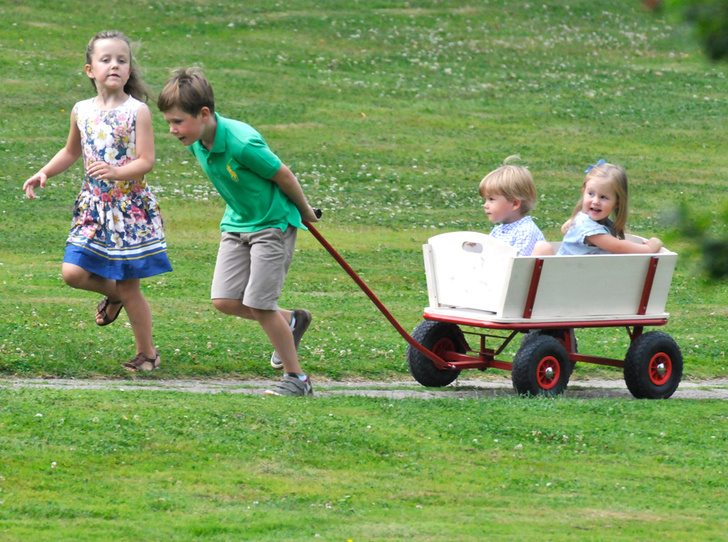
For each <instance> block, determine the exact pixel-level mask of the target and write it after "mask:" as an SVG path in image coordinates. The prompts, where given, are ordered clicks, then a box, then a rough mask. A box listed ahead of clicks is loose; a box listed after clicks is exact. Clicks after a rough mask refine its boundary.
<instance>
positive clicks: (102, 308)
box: [96, 296, 124, 326]
mask: <svg viewBox="0 0 728 542" xmlns="http://www.w3.org/2000/svg"><path fill="white" fill-rule="evenodd" d="M109 305H121V306H120V307H119V310H118V311H116V314H115V315H114V317H113V318H109V315H108V314H107V313H106V309H108V308H109ZM123 308H124V305H123V304H122V302H121V301H111V300H110V299H109V298H108V297H106V296H104V298H103V299H102V300H101V301H99V304H98V305H97V306H96V318H97V320H96V325H97V326H108V325H109V324H111V323H113V322H115V321H116V319H117V318H118V317H119V313H121V309H123ZM99 316H100V317H101V323H99V322H98V318H99Z"/></svg>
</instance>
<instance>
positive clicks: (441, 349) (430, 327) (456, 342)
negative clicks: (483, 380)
mask: <svg viewBox="0 0 728 542" xmlns="http://www.w3.org/2000/svg"><path fill="white" fill-rule="evenodd" d="M412 338H413V339H414V340H415V341H417V342H418V343H419V344H421V345H422V346H424V347H425V348H427V349H428V350H429V351H430V352H432V353H433V354H437V355H438V356H439V357H443V355H444V354H446V353H447V352H458V353H460V354H463V353H465V344H464V341H465V339H464V338H463V335H462V332H461V331H460V328H459V327H458V326H456V325H455V324H449V323H447V322H433V321H425V322H420V323H419V324H418V325H417V327H416V328H415V330H414V331H413V332H412ZM407 365H408V366H409V370H410V373H411V374H412V376H413V377H414V379H415V380H417V382H419V383H420V384H422V385H423V386H428V387H432V388H439V387H442V386H447V385H448V384H450V383H451V382H453V381H454V380H455V379H456V378H457V377H458V376H459V375H460V369H438V368H437V367H435V365H434V363H432V360H430V359H429V358H428V357H427V356H425V355H424V354H423V353H422V352H420V351H419V350H417V349H416V348H414V347H413V346H412V345H407Z"/></svg>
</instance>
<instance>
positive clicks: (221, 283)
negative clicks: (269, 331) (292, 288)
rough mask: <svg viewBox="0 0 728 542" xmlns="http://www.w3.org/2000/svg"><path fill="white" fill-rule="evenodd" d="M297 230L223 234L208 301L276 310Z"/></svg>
mask: <svg viewBox="0 0 728 542" xmlns="http://www.w3.org/2000/svg"><path fill="white" fill-rule="evenodd" d="M297 233H298V228H296V227H295V226H289V227H288V229H286V231H285V232H284V231H282V230H281V229H279V228H266V229H264V230H260V231H256V232H251V233H233V232H223V233H222V239H221V240H220V248H219V249H218V252H217V262H216V263H215V274H214V276H213V278H212V293H211V297H212V299H240V300H242V302H243V305H245V306H246V307H252V308H254V309H260V310H278V298H279V297H280V295H281V291H282V290H283V283H284V282H285V281H286V274H287V273H288V268H289V267H290V266H291V260H292V259H293V251H294V249H295V247H296V235H297Z"/></svg>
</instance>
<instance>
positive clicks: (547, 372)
mask: <svg viewBox="0 0 728 542" xmlns="http://www.w3.org/2000/svg"><path fill="white" fill-rule="evenodd" d="M560 375H561V365H560V364H559V360H557V359H556V358H555V357H553V356H547V357H545V358H543V359H542V360H541V362H540V363H539V364H538V367H537V368H536V379H537V380H538V385H539V387H540V388H541V389H544V390H550V389H551V388H553V387H554V386H555V385H556V383H557V382H558V381H559V376H560Z"/></svg>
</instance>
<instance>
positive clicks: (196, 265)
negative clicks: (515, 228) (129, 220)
mask: <svg viewBox="0 0 728 542" xmlns="http://www.w3.org/2000/svg"><path fill="white" fill-rule="evenodd" d="M567 4H568V5H567ZM0 16H2V17H3V19H4V20H5V21H8V22H9V23H10V24H7V25H5V26H4V28H3V32H2V35H1V36H0V63H1V65H2V70H3V79H4V84H3V111H4V112H5V113H6V114H3V115H0V156H1V157H2V158H1V159H0V161H1V163H2V166H3V167H2V169H0V283H1V284H2V296H0V375H2V376H4V377H9V378H12V377H16V376H17V377H49V378H59V377H63V378H98V379H121V378H125V379H129V378H131V377H130V376H129V375H128V374H126V373H125V372H123V371H122V370H121V369H120V367H119V364H120V362H122V361H126V360H127V359H129V358H131V357H132V355H133V354H134V351H133V346H132V344H133V343H132V334H131V330H130V328H129V326H128V320H127V319H126V316H125V315H122V316H121V317H120V318H119V320H118V321H117V322H116V323H115V324H114V325H113V326H110V327H108V328H99V327H97V326H95V325H94V323H93V310H94V307H95V305H96V303H97V302H98V298H97V297H96V296H94V295H92V294H89V293H87V292H79V291H74V290H71V289H70V288H68V287H66V286H64V285H63V282H62V280H61V278H60V263H61V261H62V257H63V246H64V242H65V238H66V235H67V232H68V227H69V221H70V216H71V207H72V204H73V201H74V199H75V196H76V193H77V191H78V187H79V182H80V166H79V165H76V166H74V167H73V168H71V170H69V171H68V172H66V173H64V174H62V175H59V176H58V177H56V178H53V179H52V180H51V181H50V183H49V186H48V188H47V189H46V190H45V191H44V192H43V193H42V196H41V198H40V199H39V200H37V201H27V200H25V199H24V197H23V193H22V191H21V190H20V187H21V185H22V183H23V182H24V180H25V179H27V178H28V177H29V176H30V175H31V174H32V173H34V172H35V171H36V170H37V169H38V168H40V167H41V166H42V165H43V164H44V163H45V162H46V161H47V160H49V159H50V158H51V157H52V156H53V154H54V153H55V152H56V151H57V150H58V149H59V148H60V147H61V146H62V145H63V143H64V141H65V138H66V136H67V131H68V122H69V112H70V110H71V107H72V106H73V104H74V103H75V102H76V101H78V100H81V99H84V98H87V97H89V96H91V92H92V90H91V85H90V84H89V83H88V81H86V80H85V76H84V75H83V73H82V67H83V62H84V60H83V51H84V49H85V46H86V43H87V41H88V40H89V39H90V37H91V36H93V35H94V34H95V33H96V32H98V31H99V30H102V29H108V28H118V29H120V30H123V31H125V32H126V33H127V34H128V35H129V36H130V37H131V38H132V39H133V40H135V41H139V42H140V45H141V46H140V48H139V51H138V56H137V58H138V60H139V61H140V64H141V67H142V69H143V75H144V79H145V81H146V82H147V83H149V84H150V85H151V87H152V88H153V89H154V90H155V91H159V90H160V89H161V86H162V84H163V82H164V80H165V78H166V77H167V75H168V73H169V70H170V69H171V68H174V67H177V66H183V65H192V64H195V65H199V66H201V67H203V68H204V69H205V71H206V73H207V75H208V76H209V78H210V79H211V81H212V84H213V86H214V88H215V94H216V100H217V109H218V111H219V112H220V113H221V114H222V115H224V116H228V117H232V118H238V119H241V120H244V121H246V122H248V123H250V124H251V125H253V126H254V127H256V128H257V129H259V130H260V131H261V133H262V134H263V136H264V137H265V139H266V141H267V142H268V143H269V144H270V146H271V147H272V148H273V150H274V151H275V152H276V153H278V154H279V155H280V157H281V158H282V159H283V161H284V162H285V163H286V164H288V165H289V166H290V167H291V168H292V169H293V171H294V172H295V173H296V174H297V175H298V177H299V179H300V180H301V183H302V184H303V186H304V189H305V190H306V193H307V195H308V197H309V199H310V201H311V202H312V203H313V204H314V205H316V206H318V207H321V208H322V209H323V210H324V213H325V215H324V221H323V222H322V223H321V224H320V226H319V230H320V231H321V233H322V234H323V235H324V236H325V237H326V238H327V239H328V240H329V241H330V242H331V243H332V244H333V245H334V247H335V248H337V249H338V250H339V252H341V254H342V255H343V256H344V258H345V259H346V260H347V261H348V262H349V263H350V264H351V265H352V267H354V269H356V270H357V271H358V272H359V273H360V274H361V276H362V277H363V278H364V279H365V280H366V281H367V283H368V284H369V286H370V287H371V288H372V289H373V290H374V291H375V293H377V294H378V295H379V296H380V298H381V300H382V301H383V303H384V304H385V305H386V306H387V307H388V308H389V309H390V310H391V311H392V313H393V314H394V315H395V317H396V318H397V319H398V321H399V322H400V323H401V324H402V325H403V326H404V327H405V329H413V328H414V327H415V326H416V325H417V324H418V323H419V322H420V321H421V314H422V308H423V307H424V306H425V305H426V304H427V293H426V284H425V277H424V268H423V262H422V255H421V245H422V243H423V242H425V241H426V240H427V238H428V237H430V236H432V235H435V234H437V233H442V232H446V231H454V230H478V231H488V230H489V229H490V224H488V223H487V221H486V220H485V217H484V214H483V212H482V208H481V205H482V203H481V200H480V198H479V197H478V195H477V185H478V182H479V181H480V179H481V178H482V177H483V176H484V175H485V174H486V173H487V172H488V171H490V170H492V169H494V168H495V167H497V166H499V165H500V163H501V162H502V160H503V159H504V158H505V157H506V156H508V155H510V154H514V153H520V154H521V156H522V157H523V162H524V163H525V164H526V165H528V166H529V167H530V168H531V171H532V172H533V174H534V177H535V179H536V182H537V185H538V188H539V193H540V198H539V203H538V205H537V207H536V209H535V211H534V213H533V216H534V218H535V220H536V221H537V223H538V224H539V225H540V226H541V227H542V229H543V230H544V232H545V233H546V235H547V236H548V237H549V238H552V239H558V238H559V237H560V234H559V233H558V228H559V226H560V224H561V223H562V222H563V221H564V220H565V219H566V218H567V217H568V215H569V213H570V210H571V209H572V207H573V205H574V203H575V200H576V199H577V197H578V193H579V187H580V185H581V183H582V180H583V170H584V168H585V166H586V165H588V164H593V163H594V162H595V161H596V160H597V159H599V158H606V159H608V160H609V161H612V162H615V163H618V164H621V165H623V166H624V167H625V168H626V169H627V172H628V175H629V178H630V184H631V187H630V194H631V202H630V203H631V207H632V214H631V217H630V221H629V228H630V230H631V231H632V232H633V233H636V234H641V235H646V236H652V235H655V236H657V237H660V238H662V239H664V240H665V241H666V243H667V246H668V247H669V248H671V249H673V250H675V251H676V252H678V253H679V254H680V257H679V259H678V265H677V269H676V272H675V276H674V280H673V284H672V288H671V292H670V296H669V299H668V307H667V310H668V311H669V312H670V314H671V316H670V320H669V323H668V325H667V326H666V327H665V328H664V331H666V332H667V333H669V334H670V335H671V336H672V337H673V338H675V340H676V341H677V342H678V344H679V345H680V346H681V348H682V351H683V355H684V357H685V378H689V379H698V378H725V377H726V376H728V363H726V359H725V332H724V328H725V321H726V317H727V316H728V312H727V310H726V306H728V291H727V288H726V283H725V282H716V281H711V280H708V279H707V278H706V277H705V275H704V273H703V271H702V269H701V254H700V251H699V248H698V246H697V245H695V243H694V242H693V241H692V240H690V239H687V238H684V237H681V236H680V235H679V234H678V233H677V232H676V231H672V230H671V229H670V228H669V227H668V226H666V225H665V223H663V221H662V220H661V217H662V216H663V214H665V213H666V212H668V211H670V210H671V209H672V208H673V207H675V206H676V205H678V204H685V205H687V206H688V207H689V208H691V209H693V210H694V211H698V210H700V211H704V212H705V213H707V219H706V220H707V222H708V224H709V227H708V232H709V234H710V235H712V236H715V237H716V238H724V237H726V234H727V232H726V224H725V221H724V220H723V219H722V216H723V215H722V209H723V205H721V204H719V201H720V200H721V199H723V193H724V184H725V178H726V173H728V169H727V168H726V161H725V149H726V148H727V147H728V132H726V130H725V126H724V125H725V118H726V117H728V99H727V98H726V97H727V96H728V81H727V80H726V71H727V70H726V67H725V65H713V64H709V63H707V62H706V61H705V59H704V57H703V55H702V53H701V51H700V47H699V44H698V43H697V42H696V41H695V40H694V39H693V37H692V36H691V35H690V34H689V32H688V31H687V30H686V29H685V28H683V27H682V26H680V25H679V24H677V23H675V22H674V21H672V20H670V19H665V18H664V17H663V16H662V15H660V14H657V15H655V14H652V13H647V12H645V11H643V10H642V9H641V7H640V2H638V1H637V0H605V1H603V2H599V3H598V4H597V3H595V2H593V1H590V0H589V1H588V0H574V1H570V2H568V3H555V2H553V3H528V2H520V1H517V2H510V1H506V0H490V1H488V2H482V1H481V2H468V1H462V0H449V1H448V2H444V1H439V0H429V1H427V0H422V1H418V2H410V3H408V4H404V3H400V2H391V1H385V0H367V1H364V0H360V1H353V0H347V1H343V0H323V1H319V2H315V3H311V2H303V1H301V0H291V1H288V2H283V3H277V4H275V3H274V4H271V3H270V2H262V1H259V0H251V1H246V2H235V3H233V2H211V3H203V2H198V1H193V0H180V1H175V2H168V1H161V0H158V1H157V0H154V1H142V0H130V1H127V2H123V3H116V4H113V5H104V7H103V8H100V9H96V6H95V5H91V4H88V3H81V2H79V1H78V0H65V1H58V2H54V3H48V2H40V1H38V0H31V1H26V2H6V3H3V4H2V5H1V6H0ZM152 110H153V113H154V127H155V140H156V150H157V164H156V167H155V169H154V171H153V172H152V173H151V174H150V175H149V177H148V178H149V182H150V184H152V185H153V186H154V189H155V192H156V193H157V195H158V196H159V198H160V201H161V205H162V209H163V214H164V217H165V226H166V233H167V240H168V242H169V255H170V258H171V260H172V263H173V266H174V269H175V270H174V272H173V273H169V274H166V275H162V276H159V277H154V278H152V279H149V280H145V281H144V282H143V289H144V293H145V295H146V296H147V298H148V299H149V302H150V304H151V306H152V311H153V315H154V332H155V339H156V342H157V344H158V346H159V348H160V350H161V352H162V356H163V366H162V369H161V370H160V371H156V372H155V373H154V374H150V375H146V374H145V375H139V376H137V377H134V378H135V379H137V380H138V381H142V382H144V381H153V380H155V379H171V378H179V379H197V378H273V377H274V376H275V375H274V372H273V371H272V369H271V368H270V366H269V364H268V359H269V357H270V346H269V345H268V344H267V341H266V340H265V337H264V336H263V334H262V332H261V331H260V330H259V329H258V328H257V327H256V326H255V325H253V324H251V323H248V322H242V321H235V320H232V319H230V318H227V317H223V315H221V314H219V313H216V312H215V310H214V309H213V308H212V306H211V304H210V302H209V286H210V280H211V276H212V270H213V266H214V258H215V254H216V250H217V244H218V240H219V233H218V221H219V219H220V217H221V215H222V211H223V206H222V203H221V200H220V198H219V197H218V196H216V194H215V193H214V190H213V189H212V187H211V185H210V184H209V182H208V181H207V180H206V179H205V178H204V175H203V174H202V172H201V170H200V169H199V167H198V166H197V165H196V164H195V163H194V159H193V157H192V156H191V155H190V154H189V152H188V151H187V150H186V149H184V148H183V147H181V146H180V145H179V143H178V142H177V141H174V139H173V138H172V137H170V136H169V135H168V134H167V133H166V131H167V129H166V125H165V123H164V121H163V119H162V117H161V115H160V114H159V113H158V112H156V111H155V109H154V107H152ZM598 286H599V287H602V288H604V295H609V286H608V285H604V286H602V285H598ZM281 302H282V304H283V306H286V307H294V306H295V307H307V308H309V309H310V310H311V311H312V312H313V314H314V321H313V324H312V328H311V331H310V332H309V333H308V334H307V335H306V338H305V341H304V342H303V344H302V346H301V354H302V355H301V359H302V363H303V366H304V368H305V369H306V370H307V371H309V372H310V373H311V374H312V375H313V378H314V382H315V381H316V380H318V381H322V380H326V379H330V380H338V379H367V380H380V379H399V380H408V379H409V376H408V374H407V367H406V359H405V349H406V343H405V341H404V340H403V339H402V338H401V337H400V336H399V335H398V334H397V333H396V331H395V330H394V329H393V328H392V326H391V325H389V324H388V323H387V322H386V320H385V319H384V318H383V317H382V316H381V315H380V314H379V313H378V312H377V311H376V310H375V308H374V306H373V305H372V304H371V302H370V301H369V300H368V299H367V298H366V297H365V296H364V295H363V294H362V293H361V291H360V290H359V289H358V287H357V286H356V285H355V284H354V283H353V282H352V281H351V280H350V279H349V277H348V276H347V275H345V274H344V273H343V271H342V270H341V269H339V268H338V266H337V265H336V263H335V262H334V261H333V260H332V259H331V258H330V256H329V255H328V254H327V253H326V252H325V251H324V250H323V249H322V247H321V246H320V245H318V243H317V242H316V241H315V239H313V237H312V236H310V235H308V234H305V233H302V234H301V235H300V236H299V242H298V245H297V253H296V257H295V259H294V263H293V265H292V267H291V271H290V274H289V278H288V282H287V284H286V288H285V290H284V296H283V299H282V300H281ZM578 340H579V348H580V351H582V352H584V353H593V354H595V355H603V356H610V357H615V358H622V357H623V356H624V354H625V352H626V350H627V343H628V338H627V335H626V334H625V333H623V332H621V331H620V330H599V329H595V330H587V331H584V332H580V333H579V335H578ZM511 354H512V352H510V351H508V352H506V353H504V356H508V355H511ZM466 374H467V376H468V377H474V378H481V376H480V373H478V372H470V373H466ZM490 374H492V373H490V372H488V373H486V374H485V375H484V376H483V378H488V377H489V375H490ZM498 376H503V373H500V372H499V373H498ZM605 376H606V377H612V378H621V374H620V372H619V371H618V370H616V369H610V368H601V367H597V366H591V365H584V364H579V365H578V366H577V369H576V371H575V373H574V376H573V379H580V378H592V377H600V378H601V377H605ZM413 385H416V383H414V382H413ZM723 407H724V403H722V402H710V401H680V400H670V401H667V402H644V401H630V400H613V399H603V400H602V399H598V400H597V399H595V400H577V399H563V398H560V399H557V400H543V401H541V400H535V401H534V400H522V399H517V398H514V397H510V398H492V399H482V400H477V401H476V400H465V401H459V400H454V399H441V400H437V401H422V400H409V399H408V400H397V401H387V400H381V399H371V398H357V397H351V398H342V397H322V398H319V399H316V400H313V401H307V402H305V404H302V403H301V402H293V401H288V400H282V401H272V400H270V399H263V398H261V397H248V396H239V395H236V396H231V395H223V394H221V395H205V396H199V395H194V394H188V395H184V396H181V395H180V394H179V393H172V392H150V391H124V392H115V391H88V390H85V391H81V390H78V391H53V390H29V389H26V390H9V389H0V457H2V461H1V462H0V477H1V478H0V501H1V502H0V538H2V539H3V540H9V541H13V540H31V539H33V540H36V539H37V540H41V539H42V540H75V541H78V540H94V541H96V540H140V539H149V540H152V539H154V540H159V539H163V538H166V539H169V540H245V539H248V540H274V539H275V540H303V539H314V540H349V539H351V540H354V541H356V540H402V539H409V538H411V539H418V540H448V541H451V540H482V539H483V538H484V536H487V537H488V539H495V540H498V539H501V540H512V539H514V538H516V537H518V538H521V537H524V538H525V537H540V538H546V539H549V540H600V541H602V540H646V539H657V538H661V539H665V540H685V539H691V540H721V539H723V538H724V533H725V530H726V521H725V518H726V509H725V504H724V501H725V499H724V498H723V497H724V495H723V493H722V491H723V489H722V486H721V485H720V483H719V481H720V480H721V479H722V476H723V474H724V473H723V463H722V458H723V457H724V455H725V451H726V450H725V444H724V443H725V441H726V428H725V416H724V415H723V414H722V412H723V410H724V408H723ZM36 414H42V416H36ZM564 436H566V437H568V438H564ZM476 439H477V440H476ZM53 462H55V468H52V465H53ZM316 534H320V535H321V536H320V537H315V535H316Z"/></svg>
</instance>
